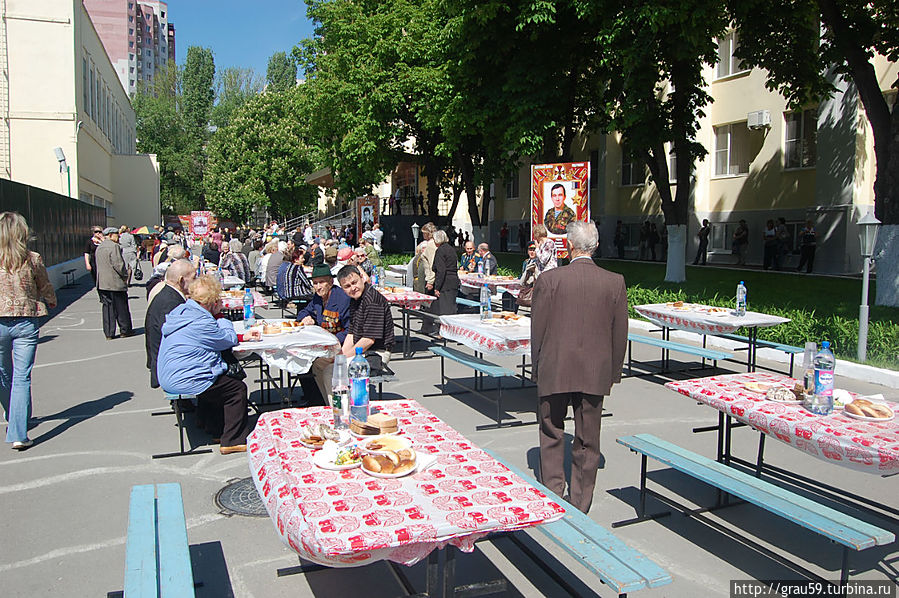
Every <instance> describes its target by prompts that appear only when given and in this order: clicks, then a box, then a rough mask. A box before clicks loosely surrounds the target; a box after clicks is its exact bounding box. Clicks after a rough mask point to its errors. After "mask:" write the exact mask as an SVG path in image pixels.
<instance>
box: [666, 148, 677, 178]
mask: <svg viewBox="0 0 899 598" xmlns="http://www.w3.org/2000/svg"><path fill="white" fill-rule="evenodd" d="M668 148H669V149H668V182H669V183H671V184H675V183H677V154H675V153H674V144H673V143H670V144H668Z"/></svg>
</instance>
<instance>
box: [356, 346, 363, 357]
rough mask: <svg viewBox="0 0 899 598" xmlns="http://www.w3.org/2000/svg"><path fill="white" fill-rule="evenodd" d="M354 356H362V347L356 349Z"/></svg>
mask: <svg viewBox="0 0 899 598" xmlns="http://www.w3.org/2000/svg"><path fill="white" fill-rule="evenodd" d="M356 355H362V347H356Z"/></svg>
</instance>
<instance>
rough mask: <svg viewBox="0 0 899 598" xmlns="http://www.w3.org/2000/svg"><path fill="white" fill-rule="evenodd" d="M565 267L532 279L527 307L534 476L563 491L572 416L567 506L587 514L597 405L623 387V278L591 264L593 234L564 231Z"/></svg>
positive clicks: (581, 225) (582, 225)
mask: <svg viewBox="0 0 899 598" xmlns="http://www.w3.org/2000/svg"><path fill="white" fill-rule="evenodd" d="M567 232H568V245H569V250H570V251H571V258H572V259H571V263H570V264H569V265H567V266H564V267H562V268H556V269H554V270H547V271H546V272H544V273H543V274H541V275H540V277H539V278H538V279H537V282H536V284H535V285H534V294H533V299H532V306H531V357H532V358H533V362H534V375H535V377H536V379H537V394H538V395H539V397H540V410H539V419H540V476H541V479H542V481H543V484H544V485H546V487H547V488H549V489H550V490H552V491H553V492H555V493H556V494H558V495H559V496H562V495H563V492H564V490H565V472H564V469H563V465H562V464H563V461H564V456H565V423H564V420H565V416H566V414H567V413H568V405H569V404H570V405H571V406H572V407H573V408H574V443H573V444H572V447H571V482H570V484H569V494H570V496H569V498H568V500H569V502H570V503H571V504H572V505H574V506H575V507H577V508H578V509H580V510H581V511H583V512H584V513H586V512H588V511H589V510H590V504H591V503H592V502H593V487H594V485H595V483H596V470H597V469H598V468H599V460H600V452H599V428H600V424H601V421H602V420H601V417H602V401H603V397H604V396H605V395H607V394H609V391H611V389H612V385H613V384H615V383H616V382H618V381H620V380H621V368H622V366H623V365H624V352H625V347H626V345H627V324H628V321H627V293H626V289H625V286H624V278H623V277H622V276H621V275H620V274H615V273H612V272H609V271H607V270H603V269H602V268H600V267H598V266H597V265H596V264H594V263H593V260H592V259H591V255H592V254H593V251H594V250H595V249H596V245H597V241H598V238H597V232H596V227H595V226H593V225H592V224H591V223H586V222H572V223H571V224H569V225H568V228H567Z"/></svg>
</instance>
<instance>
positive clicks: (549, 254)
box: [534, 224, 559, 277]
mask: <svg viewBox="0 0 899 598" xmlns="http://www.w3.org/2000/svg"><path fill="white" fill-rule="evenodd" d="M534 245H535V247H536V251H535V252H534V255H535V257H536V258H537V262H536V264H537V276H538V277H539V276H540V275H541V274H543V273H544V272H546V271H547V270H552V269H553V268H555V267H556V266H558V265H559V263H558V262H557V261H556V243H555V241H553V240H552V239H550V238H549V237H548V234H547V232H546V227H545V226H543V225H542V224H538V225H537V226H535V227H534Z"/></svg>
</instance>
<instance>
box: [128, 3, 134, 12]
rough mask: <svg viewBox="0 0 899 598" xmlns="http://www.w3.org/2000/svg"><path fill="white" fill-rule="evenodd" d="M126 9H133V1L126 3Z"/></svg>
mask: <svg viewBox="0 0 899 598" xmlns="http://www.w3.org/2000/svg"><path fill="white" fill-rule="evenodd" d="M128 10H134V2H129V3H128Z"/></svg>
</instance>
